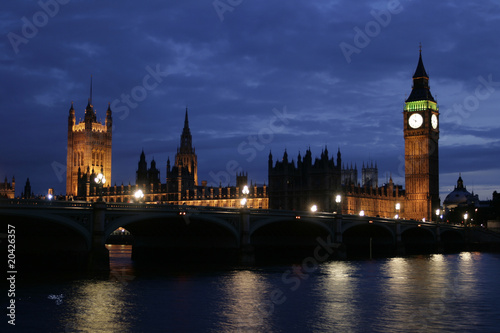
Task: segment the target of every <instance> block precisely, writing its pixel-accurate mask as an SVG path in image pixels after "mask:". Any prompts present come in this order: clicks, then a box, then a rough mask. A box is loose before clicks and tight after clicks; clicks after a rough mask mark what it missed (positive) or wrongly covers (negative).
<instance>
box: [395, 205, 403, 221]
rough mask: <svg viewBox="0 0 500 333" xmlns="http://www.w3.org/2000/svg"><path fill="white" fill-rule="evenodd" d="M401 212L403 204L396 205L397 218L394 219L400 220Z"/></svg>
mask: <svg viewBox="0 0 500 333" xmlns="http://www.w3.org/2000/svg"><path fill="white" fill-rule="evenodd" d="M400 210H401V204H400V203H399V202H397V203H396V216H394V218H395V219H396V220H397V219H399V212H400Z"/></svg>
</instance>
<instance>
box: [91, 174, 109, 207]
mask: <svg viewBox="0 0 500 333" xmlns="http://www.w3.org/2000/svg"><path fill="white" fill-rule="evenodd" d="M94 181H95V183H96V185H97V188H98V190H99V199H98V201H103V200H102V187H103V186H104V184H106V177H104V175H103V174H102V173H100V172H99V174H98V175H97V177H95V178H94Z"/></svg>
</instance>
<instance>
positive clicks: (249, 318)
mask: <svg viewBox="0 0 500 333" xmlns="http://www.w3.org/2000/svg"><path fill="white" fill-rule="evenodd" d="M219 287H220V288H221V291H222V292H223V295H224V296H223V302H222V303H221V304H220V306H221V315H222V317H223V319H222V320H221V322H220V325H219V327H218V328H217V331H218V332H235V331H237V332H272V329H271V326H270V323H269V320H270V317H271V314H272V313H273V312H274V304H273V303H272V302H271V301H270V299H271V298H269V284H268V283H267V282H266V281H265V280H264V278H263V276H262V274H260V273H257V272H254V271H251V270H242V271H234V272H232V273H231V274H229V275H228V276H226V277H225V278H224V280H223V281H221V284H220V285H219Z"/></svg>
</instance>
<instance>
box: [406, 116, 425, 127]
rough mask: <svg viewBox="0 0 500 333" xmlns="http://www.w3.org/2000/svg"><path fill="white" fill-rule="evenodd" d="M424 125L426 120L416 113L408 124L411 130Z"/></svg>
mask: <svg viewBox="0 0 500 333" xmlns="http://www.w3.org/2000/svg"><path fill="white" fill-rule="evenodd" d="M423 123H424V118H423V117H422V115H421V114H419V113H414V114H412V115H411V116H410V118H408V124H410V127H411V128H419V127H420V126H422V124H423Z"/></svg>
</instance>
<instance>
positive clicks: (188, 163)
mask: <svg viewBox="0 0 500 333" xmlns="http://www.w3.org/2000/svg"><path fill="white" fill-rule="evenodd" d="M166 175H167V176H166V182H165V183H161V180H160V171H159V170H158V169H157V167H156V162H155V161H154V159H153V160H152V161H151V164H150V167H149V168H148V163H147V160H146V154H145V153H144V151H142V152H141V154H140V157H139V163H138V167H137V172H136V184H135V185H130V184H128V185H123V184H122V185H118V186H117V185H114V186H106V187H104V188H103V189H102V190H103V192H102V196H103V199H104V200H105V201H107V202H117V203H121V202H125V203H130V202H139V203H156V204H172V205H189V206H208V207H233V208H239V207H241V204H240V200H241V198H242V189H243V186H245V185H247V186H248V187H249V191H250V193H249V194H248V195H247V207H250V208H262V209H267V208H268V207H269V199H268V196H267V187H266V185H263V186H257V185H256V184H253V183H250V184H248V174H244V173H240V174H239V175H237V176H236V186H222V184H220V185H219V186H207V182H206V181H202V182H201V185H200V184H198V164H197V156H196V153H195V149H194V147H193V146H192V136H191V131H190V128H189V120H188V112H187V109H186V114H185V119H184V128H183V130H182V134H181V139H180V146H179V147H178V148H177V153H176V156H175V162H174V165H172V166H171V165H170V159H168V161H167V167H166ZM94 177H95V176H94V175H91V176H90V177H87V175H83V176H80V186H79V191H78V196H77V198H79V199H83V200H88V201H96V200H97V199H98V197H99V196H98V194H97V193H98V192H97V188H96V187H95V185H93V184H92V179H94ZM106 178H107V177H106ZM138 190H141V191H142V193H143V195H144V196H143V197H142V196H141V197H140V198H136V197H135V196H134V194H135V192H136V191H138Z"/></svg>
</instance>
